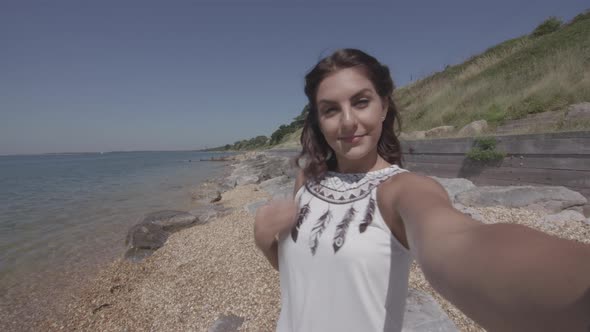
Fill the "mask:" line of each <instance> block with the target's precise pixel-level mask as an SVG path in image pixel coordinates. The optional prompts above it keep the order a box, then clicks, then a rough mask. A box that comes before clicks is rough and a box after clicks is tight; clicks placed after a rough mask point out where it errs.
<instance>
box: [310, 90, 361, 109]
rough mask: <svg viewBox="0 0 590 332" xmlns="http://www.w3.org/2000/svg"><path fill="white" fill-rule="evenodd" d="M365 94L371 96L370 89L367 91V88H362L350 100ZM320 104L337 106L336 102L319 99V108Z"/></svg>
mask: <svg viewBox="0 0 590 332" xmlns="http://www.w3.org/2000/svg"><path fill="white" fill-rule="evenodd" d="M367 92H368V93H369V94H371V89H369V88H364V89H362V90H361V91H359V92H357V93H355V94H354V95H352V97H350V99H355V98H358V97H359V96H361V95H363V94H365V93H367ZM321 104H337V102H335V101H332V100H328V99H321V100H320V101H319V102H318V106H319V105H321Z"/></svg>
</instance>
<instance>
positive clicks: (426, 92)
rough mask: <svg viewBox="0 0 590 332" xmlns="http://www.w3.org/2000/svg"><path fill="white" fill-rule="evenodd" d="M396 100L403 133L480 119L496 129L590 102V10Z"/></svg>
mask: <svg viewBox="0 0 590 332" xmlns="http://www.w3.org/2000/svg"><path fill="white" fill-rule="evenodd" d="M395 98H396V100H397V103H398V105H399V108H400V111H401V116H402V122H403V124H404V128H403V129H404V132H410V131H415V130H428V129H431V128H434V127H438V126H443V125H452V126H456V127H457V128H461V127H463V126H465V125H466V124H468V123H470V122H472V121H476V120H481V119H484V120H487V121H488V123H489V124H490V127H491V130H493V129H494V128H495V127H497V126H498V125H501V124H503V123H504V122H506V121H508V120H515V119H520V118H523V117H526V116H527V115H528V114H533V113H539V112H545V111H564V109H565V107H566V106H567V105H570V104H575V103H579V102H582V101H590V11H587V12H585V13H582V14H579V15H578V16H576V17H575V18H574V19H572V21H571V22H569V23H567V24H562V23H561V21H560V20H559V19H557V18H554V17H552V18H549V19H547V20H545V21H544V22H543V23H541V24H540V25H539V26H538V27H537V28H536V29H534V31H533V32H532V33H531V34H530V35H526V36H522V37H518V38H514V39H511V40H507V41H505V42H503V43H500V44H498V45H496V46H494V47H491V48H489V49H487V50H486V51H485V52H483V53H481V54H479V55H476V56H473V57H472V58H470V59H468V60H467V61H465V62H464V63H461V64H458V65H453V66H447V68H445V70H444V71H441V72H437V73H434V74H433V75H430V76H428V77H426V78H423V79H421V80H419V81H417V82H414V83H412V84H410V85H408V86H405V87H403V88H401V89H399V90H398V91H396V92H395ZM547 129H548V130H556V129H557V130H559V128H553V127H551V128H549V127H548V128H547Z"/></svg>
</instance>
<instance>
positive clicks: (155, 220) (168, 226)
mask: <svg viewBox="0 0 590 332" xmlns="http://www.w3.org/2000/svg"><path fill="white" fill-rule="evenodd" d="M196 221H197V217H196V216H194V215H192V214H190V213H188V212H184V211H175V210H162V211H156V212H152V213H150V214H147V215H146V216H145V217H144V219H143V222H144V223H152V224H155V225H159V226H160V227H162V229H163V230H165V231H169V232H175V231H177V230H179V229H182V228H186V227H189V226H191V225H192V224H194V223H195V222H196Z"/></svg>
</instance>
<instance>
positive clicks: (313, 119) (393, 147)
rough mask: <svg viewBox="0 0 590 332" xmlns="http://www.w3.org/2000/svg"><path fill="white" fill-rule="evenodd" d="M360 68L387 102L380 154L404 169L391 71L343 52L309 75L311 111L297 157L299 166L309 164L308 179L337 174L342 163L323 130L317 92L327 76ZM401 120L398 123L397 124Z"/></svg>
mask: <svg viewBox="0 0 590 332" xmlns="http://www.w3.org/2000/svg"><path fill="white" fill-rule="evenodd" d="M351 67H359V68H362V69H363V71H364V72H365V74H366V76H367V78H368V79H369V80H370V81H371V83H373V86H374V87H375V90H376V91H377V94H378V95H379V96H380V97H381V98H383V99H384V100H386V101H387V103H388V111H387V114H386V116H385V120H384V121H383V123H382V126H383V128H382V131H381V137H380V138H379V142H378V143H377V153H379V155H380V156H381V157H382V158H383V159H385V160H386V161H387V162H389V163H390V164H397V165H398V166H400V167H403V166H402V149H401V144H400V142H399V140H398V138H397V136H396V135H395V132H394V124H395V123H396V122H397V126H398V130H399V129H400V128H401V121H400V118H399V114H398V110H397V107H396V106H395V103H394V101H393V90H394V88H395V87H394V84H393V80H392V79H391V74H390V73H389V68H388V67H387V66H385V65H382V64H381V63H380V62H379V61H377V59H375V58H374V57H372V56H370V55H368V54H367V53H365V52H363V51H361V50H357V49H351V48H347V49H340V50H337V51H336V52H334V53H333V54H331V55H330V56H327V57H325V58H323V59H322V60H320V62H318V63H317V64H316V65H315V67H313V69H312V70H311V71H310V72H309V73H307V75H306V76H305V95H306V96H307V99H308V106H309V111H308V112H307V116H306V118H305V123H304V125H303V132H302V133H301V138H300V140H301V146H302V150H301V153H300V154H299V156H298V157H297V158H296V164H297V165H300V162H301V161H305V163H304V166H302V168H303V174H304V175H305V177H306V178H308V179H309V178H319V177H322V176H323V175H324V173H325V172H326V171H328V170H329V171H334V170H336V169H337V167H338V162H337V160H336V157H335V156H334V151H332V149H331V148H330V146H329V145H328V143H327V142H326V139H325V138H324V135H323V134H322V132H321V130H320V125H319V119H318V110H317V105H316V97H317V91H318V87H319V85H320V83H321V82H322V80H324V78H326V77H327V76H329V75H331V74H333V73H335V72H337V71H339V70H341V69H346V68H351ZM396 120H397V121H396Z"/></svg>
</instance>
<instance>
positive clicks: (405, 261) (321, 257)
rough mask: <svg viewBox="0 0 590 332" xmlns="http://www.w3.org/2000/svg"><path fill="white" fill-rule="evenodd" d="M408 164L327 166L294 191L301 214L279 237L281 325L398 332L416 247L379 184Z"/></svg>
mask: <svg viewBox="0 0 590 332" xmlns="http://www.w3.org/2000/svg"><path fill="white" fill-rule="evenodd" d="M401 172H406V170H405V169H402V168H400V167H398V166H397V165H391V166H390V167H388V168H385V169H381V170H377V171H372V172H368V173H352V174H344V173H336V172H327V173H326V176H325V177H324V178H323V179H321V181H319V182H312V181H308V182H307V183H306V184H305V185H304V186H302V187H301V189H300V190H299V191H298V192H297V194H296V196H295V200H296V201H297V202H298V204H299V209H300V210H299V215H298V218H297V222H296V225H295V227H294V228H293V229H292V231H291V234H289V235H288V236H284V237H282V238H281V239H280V241H279V252H278V254H279V272H280V281H281V314H280V317H279V321H278V323H277V331H279V332H330V331H339V332H345V331H355V332H357V331H363V332H365V331H400V330H401V327H402V321H403V315H404V309H405V303H406V295H407V292H408V275H409V268H410V264H411V262H412V255H411V253H410V252H409V251H408V250H407V249H406V248H405V247H404V246H403V245H402V244H401V243H399V241H398V240H397V239H396V238H395V237H394V236H393V234H392V233H391V230H390V229H389V227H387V225H386V224H385V221H384V220H383V217H382V216H381V213H380V212H379V208H378V205H377V197H376V193H377V186H378V185H379V184H381V183H383V182H384V181H385V180H387V179H388V178H390V177H392V176H395V175H396V174H399V173H401Z"/></svg>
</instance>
